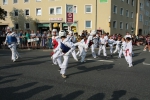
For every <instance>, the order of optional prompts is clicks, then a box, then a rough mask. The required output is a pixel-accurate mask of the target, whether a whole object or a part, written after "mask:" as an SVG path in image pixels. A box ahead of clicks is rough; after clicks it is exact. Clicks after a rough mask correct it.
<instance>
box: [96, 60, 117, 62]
mask: <svg viewBox="0 0 150 100" xmlns="http://www.w3.org/2000/svg"><path fill="white" fill-rule="evenodd" d="M98 61H103V62H114V61H111V60H98Z"/></svg>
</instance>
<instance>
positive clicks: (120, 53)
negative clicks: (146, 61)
mask: <svg viewBox="0 0 150 100" xmlns="http://www.w3.org/2000/svg"><path fill="white" fill-rule="evenodd" d="M122 54H123V56H124V58H125V60H126V61H127V63H128V59H127V56H126V53H125V51H123V49H120V52H119V58H121V56H122Z"/></svg>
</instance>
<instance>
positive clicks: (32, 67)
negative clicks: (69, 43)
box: [0, 46, 150, 100]
mask: <svg viewBox="0 0 150 100" xmlns="http://www.w3.org/2000/svg"><path fill="white" fill-rule="evenodd" d="M133 49H134V53H135V56H134V57H133V65H134V66H133V67H131V68H129V67H128V65H127V63H126V62H125V59H124V58H121V59H118V58H117V54H115V55H114V56H113V58H111V57H109V58H108V59H107V60H105V59H104V57H98V58H96V59H94V58H93V57H92V56H91V52H90V51H89V52H88V54H87V57H86V62H85V63H80V62H76V61H75V60H74V59H73V58H72V56H70V59H69V66H68V68H67V73H66V74H67V76H68V78H67V79H62V77H61V75H60V74H59V71H58V66H55V65H52V61H51V59H50V52H51V50H44V51H43V50H18V51H19V53H20V55H21V58H20V59H18V60H17V62H15V63H13V62H12V61H11V60H10V59H11V58H10V56H11V52H10V50H8V49H7V50H2V49H1V50H0V100H150V78H149V76H150V60H149V59H150V52H148V51H147V52H143V51H142V50H143V47H142V46H141V47H137V46H135V47H134V48H133ZM96 51H97V49H96ZM107 52H108V56H109V49H107Z"/></svg>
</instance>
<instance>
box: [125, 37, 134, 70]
mask: <svg viewBox="0 0 150 100" xmlns="http://www.w3.org/2000/svg"><path fill="white" fill-rule="evenodd" d="M126 42H127V45H126V47H125V55H126V57H127V63H128V64H129V67H132V66H133V65H132V42H131V38H129V37H127V38H126Z"/></svg>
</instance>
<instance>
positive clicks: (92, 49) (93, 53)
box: [91, 44, 96, 58]
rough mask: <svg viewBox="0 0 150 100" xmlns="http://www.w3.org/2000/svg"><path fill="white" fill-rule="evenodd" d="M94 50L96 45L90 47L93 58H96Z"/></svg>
mask: <svg viewBox="0 0 150 100" xmlns="http://www.w3.org/2000/svg"><path fill="white" fill-rule="evenodd" d="M95 48H96V45H95V44H92V45H91V52H92V55H93V57H94V58H96V53H95Z"/></svg>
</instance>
